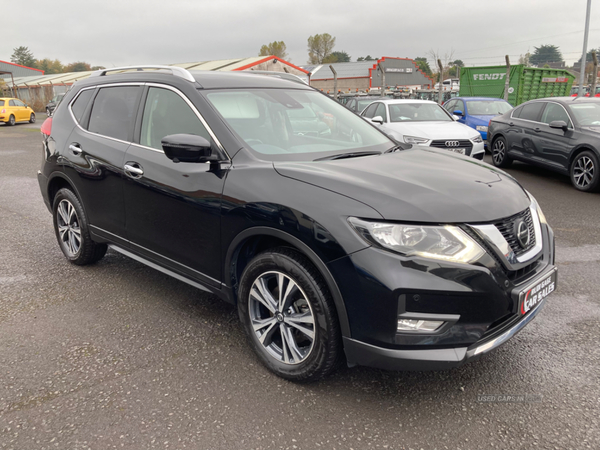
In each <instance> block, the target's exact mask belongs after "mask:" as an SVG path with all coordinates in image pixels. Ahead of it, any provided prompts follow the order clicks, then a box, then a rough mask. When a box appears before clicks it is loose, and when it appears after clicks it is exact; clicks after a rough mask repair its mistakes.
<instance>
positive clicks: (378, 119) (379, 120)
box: [371, 116, 383, 125]
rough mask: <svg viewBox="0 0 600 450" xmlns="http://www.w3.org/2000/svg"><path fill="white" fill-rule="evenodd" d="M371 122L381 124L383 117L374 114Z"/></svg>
mask: <svg viewBox="0 0 600 450" xmlns="http://www.w3.org/2000/svg"><path fill="white" fill-rule="evenodd" d="M371 122H373V123H378V124H379V125H383V117H381V116H375V117H373V118H372V119H371Z"/></svg>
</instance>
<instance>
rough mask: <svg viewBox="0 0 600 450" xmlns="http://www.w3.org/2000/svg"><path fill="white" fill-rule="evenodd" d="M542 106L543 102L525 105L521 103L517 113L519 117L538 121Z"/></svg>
mask: <svg viewBox="0 0 600 450" xmlns="http://www.w3.org/2000/svg"><path fill="white" fill-rule="evenodd" d="M543 107H544V102H534V103H529V104H527V105H523V108H522V109H521V113H520V114H519V118H520V119H525V120H533V121H535V122H538V121H539V117H540V112H541V111H542V108H543Z"/></svg>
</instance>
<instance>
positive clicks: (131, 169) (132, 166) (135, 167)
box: [123, 162, 144, 179]
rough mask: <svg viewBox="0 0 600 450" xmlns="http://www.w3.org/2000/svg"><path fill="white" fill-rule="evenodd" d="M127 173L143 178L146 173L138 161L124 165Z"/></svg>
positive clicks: (133, 176)
mask: <svg viewBox="0 0 600 450" xmlns="http://www.w3.org/2000/svg"><path fill="white" fill-rule="evenodd" d="M123 169H125V174H126V175H127V176H129V177H131V178H136V179H137V178H141V177H142V175H144V169H142V166H140V165H139V164H138V163H136V162H128V163H125V165H124V166H123Z"/></svg>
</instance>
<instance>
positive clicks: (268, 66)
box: [0, 56, 309, 110]
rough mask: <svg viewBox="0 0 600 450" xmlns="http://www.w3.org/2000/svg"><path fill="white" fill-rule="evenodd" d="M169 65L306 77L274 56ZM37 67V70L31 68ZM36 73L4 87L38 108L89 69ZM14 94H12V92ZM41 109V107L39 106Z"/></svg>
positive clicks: (87, 74) (81, 77) (85, 73)
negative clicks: (84, 70)
mask: <svg viewBox="0 0 600 450" xmlns="http://www.w3.org/2000/svg"><path fill="white" fill-rule="evenodd" d="M168 65H171V66H177V67H182V68H184V69H187V70H212V71H253V70H256V71H269V72H285V73H290V74H292V75H297V76H299V77H301V78H303V79H306V80H308V73H309V72H308V71H307V70H305V69H302V68H301V67H298V66H295V65H294V64H292V63H290V62H288V61H285V60H283V59H281V58H278V57H277V56H257V57H252V58H237V59H222V60H217V61H198V62H189V63H177V64H168ZM0 70H1V69H0ZM32 70H37V69H32ZM39 72H41V71H37V73H36V74H35V75H33V76H31V75H32V74H31V73H30V74H28V75H29V76H26V75H21V76H18V77H17V76H15V77H14V86H13V82H12V81H11V79H10V75H9V78H8V79H5V81H6V84H7V87H8V88H9V89H10V91H11V93H10V95H11V96H14V97H18V98H20V99H21V100H23V101H25V102H26V103H29V104H30V105H32V107H35V108H34V109H38V110H39V108H40V106H41V105H40V103H43V105H46V103H47V102H48V101H49V100H50V99H51V98H52V97H54V96H55V95H57V94H64V93H65V92H67V90H68V89H69V88H70V86H71V85H73V83H75V82H76V81H78V80H83V79H84V78H87V77H89V76H90V75H91V74H92V72H90V71H88V72H70V73H57V74H52V75H43V72H42V73H39ZM15 94H16V95H15ZM42 109H43V108H42Z"/></svg>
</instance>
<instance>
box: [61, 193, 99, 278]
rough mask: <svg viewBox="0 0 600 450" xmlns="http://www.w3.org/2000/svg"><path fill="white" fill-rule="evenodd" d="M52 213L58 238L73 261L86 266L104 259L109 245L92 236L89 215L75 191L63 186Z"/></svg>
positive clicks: (65, 252)
mask: <svg viewBox="0 0 600 450" xmlns="http://www.w3.org/2000/svg"><path fill="white" fill-rule="evenodd" d="M52 213H53V218H54V231H55V233H56V239H57V240H58V244H59V245H60V249H61V250H62V252H63V254H64V255H65V257H66V258H67V259H68V260H69V261H70V262H71V263H73V264H76V265H78V266H84V265H86V264H92V263H95V262H96V261H99V260H100V259H102V257H103V256H104V254H105V253H106V250H107V246H106V244H98V243H96V242H94V241H93V240H92V238H91V237H90V231H89V228H88V221H87V217H86V215H85V212H84V211H83V207H82V206H81V202H80V201H79V199H78V198H77V196H76V195H75V194H74V193H73V191H71V190H70V189H67V188H63V189H61V190H59V191H58V192H57V193H56V196H55V197H54V203H53V208H52Z"/></svg>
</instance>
